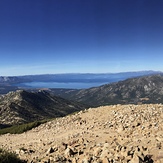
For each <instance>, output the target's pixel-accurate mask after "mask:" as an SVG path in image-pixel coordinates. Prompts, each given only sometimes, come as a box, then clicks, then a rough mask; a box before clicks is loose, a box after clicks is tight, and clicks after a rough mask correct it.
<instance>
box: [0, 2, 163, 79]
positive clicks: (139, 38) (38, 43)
mask: <svg viewBox="0 0 163 163" xmlns="http://www.w3.org/2000/svg"><path fill="white" fill-rule="evenodd" d="M141 70H157V71H163V0H1V1H0V76H16V75H31V74H55V73H107V72H109V73H115V72H127V71H141Z"/></svg>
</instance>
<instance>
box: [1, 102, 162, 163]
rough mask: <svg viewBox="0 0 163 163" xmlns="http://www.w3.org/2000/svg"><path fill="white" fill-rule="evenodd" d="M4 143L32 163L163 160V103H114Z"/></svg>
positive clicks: (4, 138)
mask: <svg viewBox="0 0 163 163" xmlns="http://www.w3.org/2000/svg"><path fill="white" fill-rule="evenodd" d="M0 147H3V148H6V149H8V150H11V151H15V152H16V153H17V154H18V155H19V156H20V158H22V159H25V160H27V162H28V163H37V162H41V163H53V162H58V163H69V162H70V163H71V162H72V163H153V162H154V163H163V105H161V104H155V105H152V104H148V105H147V104H144V105H112V106H105V107H99V108H95V109H93V108H90V109H88V110H85V111H81V112H79V113H77V114H74V115H69V116H67V117H64V118H57V119H56V120H54V121H51V122H48V123H46V124H43V125H41V126H39V127H37V128H35V129H33V130H31V131H28V132H26V133H23V134H20V135H11V134H6V135H2V136H0Z"/></svg>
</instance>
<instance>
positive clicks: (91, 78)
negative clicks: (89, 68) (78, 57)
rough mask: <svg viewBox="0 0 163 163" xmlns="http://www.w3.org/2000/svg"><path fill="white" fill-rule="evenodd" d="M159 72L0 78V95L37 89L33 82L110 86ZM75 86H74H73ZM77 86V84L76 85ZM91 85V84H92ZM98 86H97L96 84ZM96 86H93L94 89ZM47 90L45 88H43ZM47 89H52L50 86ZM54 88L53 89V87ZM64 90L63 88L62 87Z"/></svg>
mask: <svg viewBox="0 0 163 163" xmlns="http://www.w3.org/2000/svg"><path fill="white" fill-rule="evenodd" d="M161 73H162V72H159V71H139V72H122V73H101V74H98V73H76V74H73V73H72V74H71V73H70V74H49V75H27V76H8V77H7V76H1V77H0V94H6V93H8V92H9V91H15V90H18V89H27V88H31V89H35V88H39V87H38V86H37V84H36V85H35V87H29V86H27V85H26V83H32V82H46V83H50V82H56V83H65V84H66V83H97V85H99V83H100V85H102V84H108V83H113V82H118V81H122V80H125V79H128V78H133V77H139V76H144V75H152V74H161ZM72 85H73V84H72ZM74 85H75V84H74ZM90 85H91V84H90ZM95 85H96V84H95ZM93 86H94V85H93V84H92V87H93ZM42 88H45V87H42ZM46 88H51V86H50V84H49V86H47V87H46ZM52 88H53V87H52ZM61 88H62V86H61Z"/></svg>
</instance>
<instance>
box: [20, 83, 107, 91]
mask: <svg viewBox="0 0 163 163" xmlns="http://www.w3.org/2000/svg"><path fill="white" fill-rule="evenodd" d="M103 84H106V83H101V82H94V83H93V82H91V83H80V82H77V83H75V82H73V83H71V82H66V83H61V82H29V83H21V84H19V85H18V86H19V87H26V88H67V89H69V88H70V89H84V88H91V87H97V86H100V85H103Z"/></svg>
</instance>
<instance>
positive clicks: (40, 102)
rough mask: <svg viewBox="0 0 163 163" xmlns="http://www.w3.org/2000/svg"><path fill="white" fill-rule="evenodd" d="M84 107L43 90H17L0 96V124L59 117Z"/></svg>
mask: <svg viewBox="0 0 163 163" xmlns="http://www.w3.org/2000/svg"><path fill="white" fill-rule="evenodd" d="M85 108H86V106H85V105H82V104H79V103H77V102H70V101H68V100H65V99H63V98H61V97H56V96H54V95H51V94H49V93H48V92H45V91H39V92H27V91H24V90H18V91H16V92H10V93H8V94H6V95H3V96H1V97H0V125H2V124H3V125H14V124H22V123H27V122H32V121H36V120H42V119H47V118H54V117H61V116H65V115H67V114H70V113H73V112H76V111H80V110H83V109H85Z"/></svg>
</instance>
